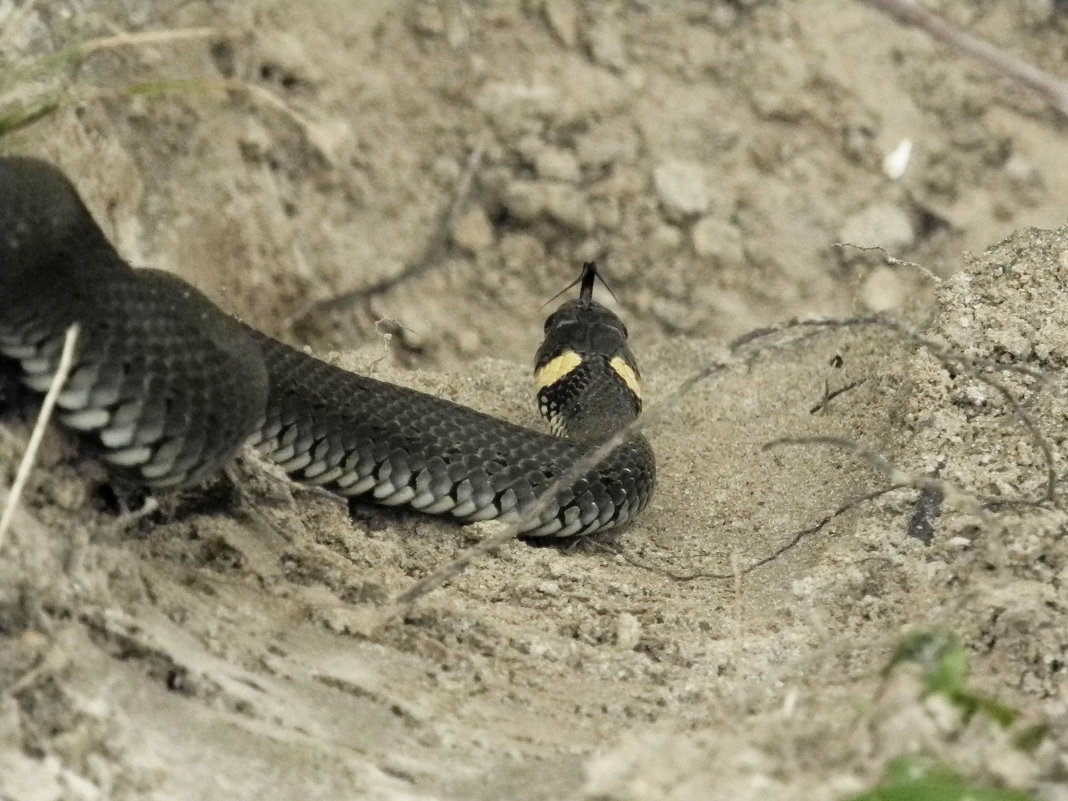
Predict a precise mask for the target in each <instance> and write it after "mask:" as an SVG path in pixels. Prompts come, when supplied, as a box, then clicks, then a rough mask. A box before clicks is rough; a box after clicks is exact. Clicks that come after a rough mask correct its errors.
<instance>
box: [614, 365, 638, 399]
mask: <svg viewBox="0 0 1068 801" xmlns="http://www.w3.org/2000/svg"><path fill="white" fill-rule="evenodd" d="M608 364H609V365H610V366H611V367H612V369H613V370H615V371H616V375H618V376H619V377H620V378H622V379H623V383H624V384H626V385H627V386H628V387H630V391H631V392H633V393H634V397H636V398H637V399H638V400H641V397H642V380H641V378H640V377H639V376H638V371H637V370H635V369H634V368H633V367H631V366H630V364H629V363H628V362H627V360H626V359H624V358H623V357H622V356H613V357H612V360H611V361H610V362H609V363H608Z"/></svg>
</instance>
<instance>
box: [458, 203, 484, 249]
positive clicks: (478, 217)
mask: <svg viewBox="0 0 1068 801" xmlns="http://www.w3.org/2000/svg"><path fill="white" fill-rule="evenodd" d="M452 241H453V242H454V243H455V244H456V246H457V247H460V248H463V249H464V250H466V251H467V252H468V253H478V252H479V251H482V250H485V249H486V248H488V247H490V246H491V245H492V244H493V225H492V224H491V223H490V221H489V217H487V216H486V212H485V211H483V210H482V207H481V206H475V207H474V208H473V209H471V210H469V211H468V212H467V213H466V214H464V215H463V216H462V217H461V218H460V219H459V220H458V221H457V223H456V227H455V228H453V230H452Z"/></svg>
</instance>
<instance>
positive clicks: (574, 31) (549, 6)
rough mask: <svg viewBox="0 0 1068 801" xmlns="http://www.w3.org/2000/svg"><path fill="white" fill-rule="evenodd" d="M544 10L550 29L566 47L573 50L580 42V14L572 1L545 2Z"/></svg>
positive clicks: (554, 0)
mask: <svg viewBox="0 0 1068 801" xmlns="http://www.w3.org/2000/svg"><path fill="white" fill-rule="evenodd" d="M542 9H543V10H544V12H545V21H546V22H548V23H549V29H550V30H551V31H552V32H553V36H555V37H556V38H557V39H558V40H559V41H560V44H562V45H563V46H564V47H566V48H568V49H571V48H572V47H574V46H575V42H577V41H578V14H577V13H576V11H575V4H574V3H573V2H571V0H545V3H544V5H542Z"/></svg>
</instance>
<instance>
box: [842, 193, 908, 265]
mask: <svg viewBox="0 0 1068 801" xmlns="http://www.w3.org/2000/svg"><path fill="white" fill-rule="evenodd" d="M839 237H840V238H841V240H842V241H843V242H848V243H849V244H850V245H856V246H857V247H862V248H865V247H881V248H884V249H886V250H888V251H890V252H892V253H893V252H897V251H901V250H904V249H906V248H908V247H911V246H912V244H913V243H914V242H915V241H916V232H915V231H914V230H913V227H912V220H911V218H910V217H909V215H908V214H907V213H906V212H905V211H904V210H903V209H901V208H900V207H898V206H894V205H892V204H890V203H876V204H874V205H871V206H868V207H867V208H866V209H863V210H861V211H859V212H857V213H856V214H854V215H853V216H852V217H850V218H849V219H848V220H846V222H845V225H843V226H842V230H841V233H840V234H839Z"/></svg>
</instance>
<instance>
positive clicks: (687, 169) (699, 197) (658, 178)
mask: <svg viewBox="0 0 1068 801" xmlns="http://www.w3.org/2000/svg"><path fill="white" fill-rule="evenodd" d="M653 183H654V185H655V186H656V194H657V197H658V198H659V199H660V205H661V206H662V207H663V209H664V212H665V214H666V215H667V216H668V219H672V220H674V219H678V218H680V217H690V216H693V215H696V214H703V213H704V212H706V211H707V210H708V204H709V202H710V197H709V194H708V184H707V183H706V181H705V171H704V168H703V167H702V166H701V165H700V164H697V163H696V162H692V161H667V162H664V163H663V164H661V165H660V166H658V167H657V168H656V170H655V171H654V172H653Z"/></svg>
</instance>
